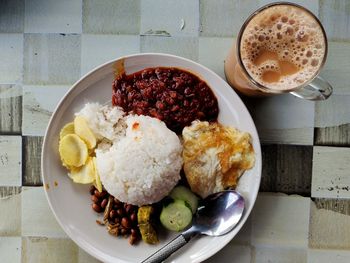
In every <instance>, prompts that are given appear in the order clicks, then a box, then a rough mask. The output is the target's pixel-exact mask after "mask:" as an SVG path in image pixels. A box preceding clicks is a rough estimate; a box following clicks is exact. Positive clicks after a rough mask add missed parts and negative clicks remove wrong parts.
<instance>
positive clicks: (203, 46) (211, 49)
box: [198, 37, 236, 79]
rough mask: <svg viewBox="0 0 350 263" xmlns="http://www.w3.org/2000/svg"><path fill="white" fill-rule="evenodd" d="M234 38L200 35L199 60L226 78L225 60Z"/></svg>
mask: <svg viewBox="0 0 350 263" xmlns="http://www.w3.org/2000/svg"><path fill="white" fill-rule="evenodd" d="M235 40H236V39H234V38H217V37H200V38H199V54H198V62H199V63H201V64H202V65H204V66H207V67H208V68H210V69H211V70H213V71H214V72H215V73H216V74H218V75H219V76H220V77H222V78H223V79H225V72H224V62H225V59H226V56H227V53H228V50H229V49H230V47H231V46H232V45H233V43H234V41H235Z"/></svg>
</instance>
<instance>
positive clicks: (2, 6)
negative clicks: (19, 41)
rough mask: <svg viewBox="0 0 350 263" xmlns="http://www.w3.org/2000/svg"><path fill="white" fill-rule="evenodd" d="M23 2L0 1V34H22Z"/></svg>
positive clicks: (12, 0)
mask: <svg viewBox="0 0 350 263" xmlns="http://www.w3.org/2000/svg"><path fill="white" fill-rule="evenodd" d="M23 25H24V0H1V3H0V33H23Z"/></svg>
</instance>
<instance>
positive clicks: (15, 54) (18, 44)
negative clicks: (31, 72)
mask: <svg viewBox="0 0 350 263" xmlns="http://www.w3.org/2000/svg"><path fill="white" fill-rule="evenodd" d="M0 58H1V59H0V83H18V82H20V81H21V80H22V73H23V70H22V68H23V34H0Z"/></svg>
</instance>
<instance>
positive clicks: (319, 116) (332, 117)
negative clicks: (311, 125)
mask: <svg viewBox="0 0 350 263" xmlns="http://www.w3.org/2000/svg"><path fill="white" fill-rule="evenodd" d="M340 93H342V92H341V91H336V92H335V93H334V94H332V96H330V97H329V99H327V100H326V101H320V102H316V106H315V127H319V128H324V127H334V126H339V125H342V124H346V123H350V107H344V105H350V90H349V92H348V94H346V93H345V94H340Z"/></svg>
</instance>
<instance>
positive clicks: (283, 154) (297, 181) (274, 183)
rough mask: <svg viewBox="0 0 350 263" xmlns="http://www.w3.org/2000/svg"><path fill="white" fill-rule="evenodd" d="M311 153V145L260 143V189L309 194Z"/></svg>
mask: <svg viewBox="0 0 350 263" xmlns="http://www.w3.org/2000/svg"><path fill="white" fill-rule="evenodd" d="M312 154H313V147H312V146H300V145H262V161H263V164H264V165H263V169H262V178H261V184H260V191H262V192H283V193H286V194H299V195H303V196H311V174H312ZM291 160H293V161H291Z"/></svg>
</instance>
